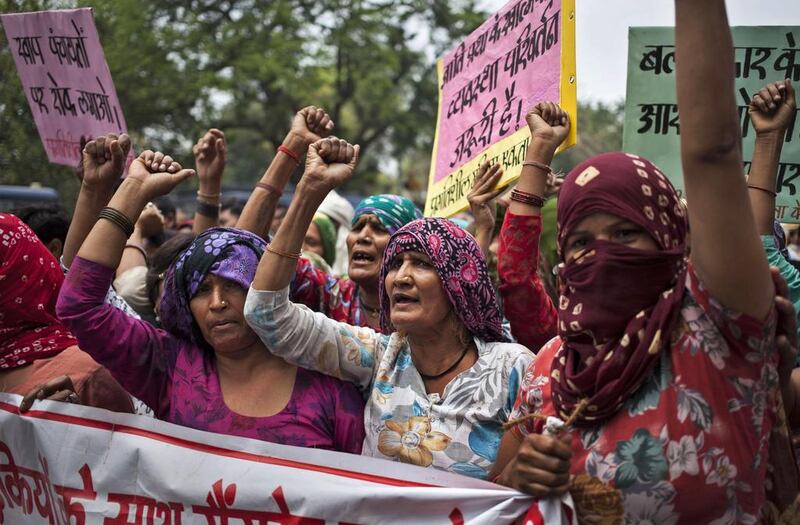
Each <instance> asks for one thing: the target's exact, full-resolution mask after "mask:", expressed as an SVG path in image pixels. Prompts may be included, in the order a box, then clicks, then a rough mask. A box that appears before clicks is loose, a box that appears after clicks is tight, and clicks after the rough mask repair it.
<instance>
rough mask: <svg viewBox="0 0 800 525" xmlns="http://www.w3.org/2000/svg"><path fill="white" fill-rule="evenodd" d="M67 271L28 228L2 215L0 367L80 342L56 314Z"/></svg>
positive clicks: (50, 354) (39, 357) (18, 221)
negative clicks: (64, 270)
mask: <svg viewBox="0 0 800 525" xmlns="http://www.w3.org/2000/svg"><path fill="white" fill-rule="evenodd" d="M63 282H64V274H63V273H62V272H61V267H60V266H59V264H58V262H57V261H56V259H55V257H53V255H52V254H51V253H50V252H49V251H47V248H45V246H44V244H42V242H41V241H40V240H39V238H38V237H36V234H35V233H33V231H32V230H31V229H30V228H28V226H27V225H26V224H25V223H23V222H22V221H21V220H19V219H18V218H17V217H15V216H14V215H11V214H10V213H0V370H7V369H11V368H17V367H19V366H23V365H26V364H29V363H31V362H33V361H34V360H36V359H42V358H45V357H51V356H54V355H56V354H58V353H59V352H61V351H62V350H64V349H66V348H68V347H70V346H74V345H76V344H78V343H77V341H76V340H75V338H74V337H73V336H72V334H71V333H70V332H69V330H67V328H66V327H65V326H63V325H62V324H61V322H60V321H59V320H58V319H57V318H56V313H55V310H56V299H57V298H58V292H59V290H60V289H61V283H63Z"/></svg>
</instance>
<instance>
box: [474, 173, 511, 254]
mask: <svg viewBox="0 0 800 525" xmlns="http://www.w3.org/2000/svg"><path fill="white" fill-rule="evenodd" d="M502 177H503V169H502V168H501V167H500V165H499V164H489V162H484V163H483V165H482V166H481V167H480V170H479V171H478V175H477V176H476V177H475V184H473V185H472V189H471V190H470V192H469V194H468V195H467V200H468V201H469V206H470V211H471V212H472V216H473V217H475V240H477V241H478V245H479V246H480V247H481V251H482V252H483V256H484V257H488V256H489V245H490V244H491V242H492V234H493V233H494V226H495V220H496V219H497V200H496V199H497V197H498V196H499V195H500V194H501V193H502V192H503V189H496V188H495V186H497V183H498V182H500V179H501V178H502Z"/></svg>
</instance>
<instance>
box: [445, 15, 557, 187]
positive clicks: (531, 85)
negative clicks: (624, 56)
mask: <svg viewBox="0 0 800 525" xmlns="http://www.w3.org/2000/svg"><path fill="white" fill-rule="evenodd" d="M561 16H562V13H561V0H512V1H510V2H509V3H507V4H506V5H505V6H503V8H502V9H500V10H499V11H498V12H497V13H496V14H495V15H494V16H492V17H491V18H489V20H487V21H486V22H484V23H483V24H482V25H481V26H480V27H479V28H478V29H476V30H475V31H473V32H472V33H470V35H469V36H468V37H467V38H466V39H465V40H464V42H462V43H461V44H460V45H459V46H458V47H457V48H455V49H453V50H452V51H450V52H449V53H447V54H446V55H445V56H444V57H443V59H442V60H443V66H444V67H443V78H441V79H440V81H441V85H440V89H441V96H440V101H441V108H440V116H439V128H438V149H437V155H436V172H435V174H434V182H439V181H441V180H442V179H444V178H445V177H447V175H449V174H450V173H452V172H453V171H455V170H457V169H458V168H459V166H461V165H463V164H465V163H466V162H467V161H469V160H470V159H472V158H474V157H476V156H477V155H478V154H480V153H481V152H482V151H484V150H486V149H487V148H488V147H489V146H491V145H492V144H495V143H496V142H498V141H500V140H502V139H504V138H505V137H507V136H509V135H511V134H513V133H514V132H515V131H516V130H518V129H519V128H520V127H521V126H525V125H526V124H525V114H526V113H527V111H528V110H529V109H530V108H531V107H532V106H533V105H534V104H536V103H537V102H540V101H555V102H558V101H559V94H560V93H559V92H560V79H561V76H560V75H561V38H560V31H561Z"/></svg>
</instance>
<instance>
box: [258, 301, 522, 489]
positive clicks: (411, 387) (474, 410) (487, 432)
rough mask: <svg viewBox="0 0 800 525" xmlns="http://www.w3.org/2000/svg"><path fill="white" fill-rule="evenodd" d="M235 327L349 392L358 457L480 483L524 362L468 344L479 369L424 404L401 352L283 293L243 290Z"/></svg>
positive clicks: (517, 351)
mask: <svg viewBox="0 0 800 525" xmlns="http://www.w3.org/2000/svg"><path fill="white" fill-rule="evenodd" d="M244 313H245V318H246V319H247V321H248V322H249V323H250V326H251V327H252V328H253V330H255V332H256V333H257V334H258V335H259V337H261V339H262V341H263V342H264V344H265V345H266V346H267V348H269V349H270V351H271V352H273V353H274V354H276V355H279V356H281V357H282V358H284V359H286V360H287V361H288V362H290V363H293V364H296V365H298V366H303V367H306V368H309V369H312V370H316V371H319V372H322V373H324V374H328V375H331V376H334V377H337V378H339V379H343V380H345V381H350V382H352V383H355V384H356V385H358V386H359V388H361V390H362V391H363V392H364V393H365V395H367V396H368V399H367V405H366V407H365V409H364V427H365V431H366V438H365V440H364V447H363V450H362V454H363V455H367V456H374V457H379V458H383V459H389V460H394V461H402V462H404V463H410V464H413V465H419V466H421V467H431V466H432V467H435V468H439V469H443V470H449V471H451V472H456V473H459V474H464V475H467V476H472V477H476V478H484V479H485V478H486V477H487V476H488V473H489V471H490V470H491V468H492V465H493V464H494V461H495V458H496V456H497V450H498V448H499V445H500V438H501V437H502V433H503V430H502V426H503V423H505V422H506V421H507V420H508V417H509V414H510V413H511V409H512V407H513V406H514V403H515V401H516V395H517V389H518V386H519V382H520V379H521V378H522V374H523V373H524V372H525V369H526V368H527V367H528V365H529V364H530V362H531V360H532V359H533V355H532V354H531V353H530V352H529V351H528V349H526V348H525V347H523V346H521V345H518V344H513V343H486V342H484V341H481V340H480V339H477V338H476V339H475V344H476V345H477V348H478V355H479V359H478V361H477V362H476V363H475V365H473V366H472V368H470V369H469V370H466V371H464V372H462V373H461V374H460V375H458V376H457V377H456V378H455V379H453V380H452V381H451V382H450V383H449V384H448V385H447V387H446V388H445V390H444V395H443V396H441V397H440V396H439V395H438V394H436V393H433V394H428V393H427V392H426V390H425V384H424V383H423V381H422V378H421V377H420V375H419V373H418V372H417V369H416V368H414V363H413V362H412V359H411V350H410V348H409V345H408V343H407V342H406V341H405V340H404V339H403V338H401V337H400V336H398V334H392V335H391V336H386V335H382V334H379V333H377V332H375V331H374V330H372V329H370V328H366V327H361V328H359V327H354V326H352V325H348V324H345V323H340V322H336V321H334V320H332V319H329V318H327V317H325V315H323V314H321V313H314V312H312V311H311V310H309V309H308V308H306V307H304V306H299V305H296V304H294V303H292V302H290V301H289V298H288V288H287V289H285V290H283V291H279V292H271V291H259V290H254V289H252V288H251V289H250V292H249V293H248V295H247V302H246V303H245V307H244Z"/></svg>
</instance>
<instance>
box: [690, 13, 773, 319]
mask: <svg viewBox="0 0 800 525" xmlns="http://www.w3.org/2000/svg"><path fill="white" fill-rule="evenodd" d="M675 64H676V70H677V72H676V76H677V93H678V106H679V107H680V125H681V162H682V164H683V177H684V182H685V187H686V196H687V200H688V204H689V223H690V225H691V231H692V233H691V250H692V251H691V260H692V263H693V265H694V268H695V271H696V272H697V274H698V276H699V277H700V278H701V280H702V281H703V283H704V284H705V286H706V287H707V288H708V290H709V291H710V293H711V295H712V296H714V297H715V298H716V299H718V300H719V301H720V302H721V303H722V304H723V305H725V306H726V307H728V308H732V309H734V310H736V311H739V312H743V313H745V314H749V315H751V316H753V317H756V318H759V319H762V318H764V316H765V315H767V313H768V312H769V311H770V309H771V308H772V305H773V297H774V286H773V284H772V280H771V278H770V273H769V267H768V266H767V259H766V257H765V256H764V250H763V248H762V247H761V242H760V240H759V237H758V233H757V232H756V226H755V221H754V220H753V212H752V209H751V207H750V201H749V199H748V196H747V187H746V185H745V180H744V177H743V175H742V153H741V137H740V131H739V118H738V113H737V108H736V100H735V93H734V88H733V80H734V57H733V40H732V37H731V32H730V27H729V26H728V19H727V14H726V11H725V2H724V0H700V1H698V0H675ZM732 261H736V263H735V264H732Z"/></svg>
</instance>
